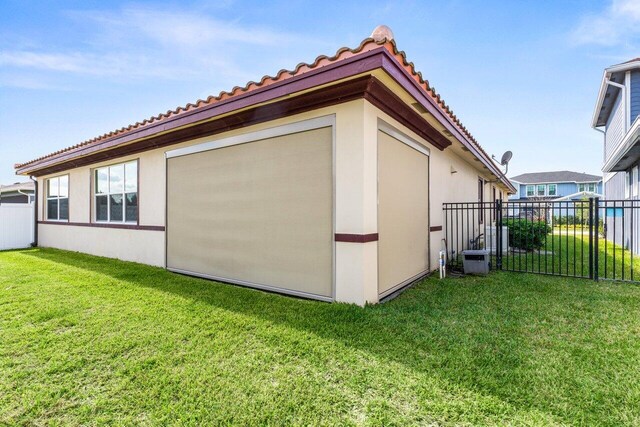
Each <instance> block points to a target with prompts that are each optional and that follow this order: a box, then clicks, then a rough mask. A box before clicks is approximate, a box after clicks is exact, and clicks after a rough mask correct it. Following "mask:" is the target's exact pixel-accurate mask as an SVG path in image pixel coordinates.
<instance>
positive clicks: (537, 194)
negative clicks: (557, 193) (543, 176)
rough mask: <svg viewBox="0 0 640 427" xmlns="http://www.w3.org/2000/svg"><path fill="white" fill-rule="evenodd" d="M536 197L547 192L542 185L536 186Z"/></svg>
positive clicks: (545, 187)
mask: <svg viewBox="0 0 640 427" xmlns="http://www.w3.org/2000/svg"><path fill="white" fill-rule="evenodd" d="M536 187H537V188H536V196H544V195H545V194H546V192H547V186H546V185H544V184H538V185H537V186H536Z"/></svg>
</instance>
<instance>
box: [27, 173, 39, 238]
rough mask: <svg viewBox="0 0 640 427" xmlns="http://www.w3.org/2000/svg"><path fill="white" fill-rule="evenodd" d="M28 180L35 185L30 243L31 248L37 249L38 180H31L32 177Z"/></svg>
mask: <svg viewBox="0 0 640 427" xmlns="http://www.w3.org/2000/svg"><path fill="white" fill-rule="evenodd" d="M29 179H30V180H31V181H33V184H34V185H35V188H34V193H33V194H34V195H35V197H34V199H33V242H32V243H31V247H32V248H36V247H38V180H37V179H33V175H30V176H29Z"/></svg>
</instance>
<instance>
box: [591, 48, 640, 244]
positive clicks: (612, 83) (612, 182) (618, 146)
mask: <svg viewBox="0 0 640 427" xmlns="http://www.w3.org/2000/svg"><path fill="white" fill-rule="evenodd" d="M639 115H640V58H635V59H632V60H630V61H627V62H623V63H621V64H617V65H613V66H611V67H609V68H606V69H605V70H604V74H603V76H602V80H601V83H600V90H599V92H598V99H597V101H596V106H595V110H594V112H593V118H592V121H591V126H592V127H593V128H594V129H595V130H597V131H599V132H601V133H602V135H603V138H604V151H603V160H602V172H603V174H604V196H605V198H606V199H607V200H633V199H640V175H639V173H638V165H639V164H640V120H638V116H639ZM621 203H623V204H624V206H627V205H628V206H627V208H626V209H625V208H620V209H615V208H614V209H609V208H607V209H606V210H605V212H604V214H605V224H606V230H607V232H606V237H607V239H609V240H613V241H614V242H616V244H618V243H619V242H620V243H622V244H623V245H624V246H625V247H629V246H630V245H631V243H633V242H634V241H635V243H634V244H633V245H632V246H634V247H633V251H634V252H636V253H639V252H640V246H639V245H638V238H640V228H639V227H637V224H633V225H631V224H632V221H622V220H620V219H618V221H617V222H616V220H615V219H616V218H619V217H621V216H626V215H627V214H631V212H630V203H631V202H621ZM632 236H635V237H636V238H635V239H634V238H632Z"/></svg>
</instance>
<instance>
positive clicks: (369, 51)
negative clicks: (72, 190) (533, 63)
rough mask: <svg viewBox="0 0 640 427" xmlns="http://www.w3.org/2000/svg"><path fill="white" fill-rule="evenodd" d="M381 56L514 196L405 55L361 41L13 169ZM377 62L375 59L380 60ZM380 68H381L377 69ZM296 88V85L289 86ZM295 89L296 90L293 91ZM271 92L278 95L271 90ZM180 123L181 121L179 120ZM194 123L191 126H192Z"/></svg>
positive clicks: (163, 127) (23, 170) (25, 169)
mask: <svg viewBox="0 0 640 427" xmlns="http://www.w3.org/2000/svg"><path fill="white" fill-rule="evenodd" d="M379 53H382V62H381V63H380V64H377V63H376V62H375V61H373V62H372V63H371V64H369V65H370V66H371V67H372V68H371V69H375V68H383V69H385V71H386V72H387V73H389V74H390V75H391V77H393V78H394V79H395V80H396V81H398V83H400V84H401V86H402V87H403V88H405V89H406V90H407V91H408V92H409V93H410V94H411V95H412V96H413V97H414V98H416V99H417V100H418V101H419V102H420V103H421V104H423V107H425V108H426V109H427V110H428V111H429V112H430V113H431V114H432V115H433V116H434V117H436V119H437V120H438V121H439V122H440V123H441V124H442V125H443V126H444V127H445V128H446V129H447V130H448V131H449V132H451V133H452V135H453V136H455V137H456V139H458V140H459V141H460V142H461V143H462V144H463V145H465V146H466V147H467V148H469V150H470V151H471V152H472V153H473V154H474V156H476V157H477V158H478V159H479V160H480V161H481V162H482V163H483V164H484V165H485V166H486V167H487V168H488V169H489V171H490V172H491V173H492V174H494V175H495V176H496V177H497V178H498V179H500V181H501V182H502V183H503V184H504V185H505V187H506V188H508V189H509V190H511V191H512V192H515V191H516V189H515V187H514V186H513V185H512V184H511V182H509V181H508V180H507V178H506V177H504V175H503V174H502V172H501V171H500V169H499V168H498V167H497V166H496V165H495V164H494V162H493V161H492V160H491V158H490V157H489V155H488V154H487V153H486V152H485V151H484V150H483V149H482V147H481V146H480V145H479V144H478V143H477V141H476V140H475V138H473V136H471V134H470V133H469V132H468V130H467V129H466V128H465V127H464V126H463V125H462V123H461V122H460V120H459V119H458V118H457V116H456V115H455V114H454V113H453V111H452V110H451V109H450V107H449V106H448V105H446V104H445V103H444V101H443V100H442V98H441V97H440V95H438V94H437V93H436V92H435V89H433V87H431V86H430V85H429V82H428V81H426V80H424V79H423V78H422V75H421V74H420V73H419V72H417V71H416V70H415V68H414V65H413V63H411V62H408V61H407V60H406V56H405V54H404V52H402V51H398V50H397V48H396V44H395V42H394V41H387V40H382V41H374V40H373V39H365V40H364V41H363V42H362V43H361V44H360V46H358V47H357V48H355V49H349V48H341V49H339V50H338V51H337V52H336V54H335V55H334V56H333V57H327V56H324V55H321V56H319V57H317V58H316V60H315V61H314V62H313V63H312V64H299V65H298V66H297V67H296V68H295V69H294V70H292V71H287V70H281V71H280V72H278V74H277V75H276V76H275V77H268V76H265V77H263V78H262V79H261V80H260V82H259V83H256V82H249V83H247V85H246V86H244V87H243V88H239V87H235V88H234V89H233V90H232V91H231V92H221V93H220V95H218V96H217V97H215V98H214V97H209V98H207V100H206V101H204V100H198V101H197V102H196V103H195V104H187V106H185V107H178V108H177V109H175V110H173V111H168V112H167V113H165V114H160V115H158V116H155V117H152V118H150V119H146V120H144V121H143V122H137V123H136V124H134V125H129V126H128V127H126V128H121V129H119V130H116V131H113V132H110V133H108V134H104V135H102V136H99V137H96V138H94V139H91V140H88V141H85V142H83V143H81V144H77V145H75V146H73V147H69V148H67V149H63V150H60V151H57V152H55V153H51V154H49V155H46V156H43V157H41V158H38V159H35V160H32V161H29V162H25V163H22V164H16V165H15V168H16V169H17V171H16V173H17V174H29V173H31V172H33V171H37V170H38V166H39V165H41V164H44V163H47V164H50V163H51V162H55V161H56V159H57V158H61V157H62V156H63V155H64V157H66V158H68V157H69V155H71V156H73V154H75V153H78V156H81V155H82V154H81V153H82V152H83V151H84V148H85V147H88V146H94V145H95V146H101V145H103V144H104V143H108V142H111V141H114V140H117V139H119V138H120V137H122V136H124V135H135V134H138V133H140V134H143V133H146V134H149V131H150V130H153V129H156V128H158V130H157V132H160V131H167V129H168V127H169V126H168V125H169V124H170V123H172V122H179V123H181V124H182V125H184V124H189V118H190V117H191V118H196V117H197V116H198V115H199V114H198V113H201V112H203V111H208V110H210V109H215V107H218V106H221V105H228V104H233V103H234V102H237V101H240V100H242V99H245V98H248V97H249V96H251V95H256V94H260V93H263V92H268V91H270V90H274V89H278V88H280V87H285V86H287V87H288V86H290V85H291V84H292V83H294V82H296V81H298V80H303V79H304V78H307V77H311V76H313V75H316V74H321V73H323V72H326V71H328V70H330V69H332V68H333V67H339V66H340V65H345V64H347V63H352V62H360V61H362V62H363V63H364V62H366V60H367V59H368V60H371V58H373V57H374V56H377V54H379ZM378 59H379V58H378ZM378 65H380V66H378ZM292 86H295V85H292ZM294 89H295V88H294ZM274 92H278V91H277V90H275V91H274ZM291 93H294V91H292V90H291V88H289V92H288V93H285V92H284V91H282V92H281V93H280V94H281V95H287V94H291ZM183 119H184V120H183ZM195 120H196V119H194V121H193V122H195Z"/></svg>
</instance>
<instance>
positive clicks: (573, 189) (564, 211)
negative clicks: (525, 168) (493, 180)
mask: <svg viewBox="0 0 640 427" xmlns="http://www.w3.org/2000/svg"><path fill="white" fill-rule="evenodd" d="M511 183H512V184H513V185H514V187H516V189H517V190H518V191H517V192H516V193H515V194H513V195H511V196H510V197H509V201H510V202H515V203H509V208H508V212H507V214H508V215H510V216H521V215H523V214H525V215H532V216H534V217H536V216H540V215H545V214H546V216H547V220H549V221H552V220H553V217H564V216H573V215H575V212H574V209H573V206H572V205H571V204H570V203H544V204H543V205H536V204H530V203H518V202H532V201H535V202H565V201H571V200H584V199H587V198H592V197H593V198H600V197H602V177H601V176H598V175H590V174H587V173H581V172H572V171H553V172H532V173H524V174H522V175H518V176H514V177H513V178H511ZM542 206H544V208H542ZM549 208H550V209H549Z"/></svg>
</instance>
